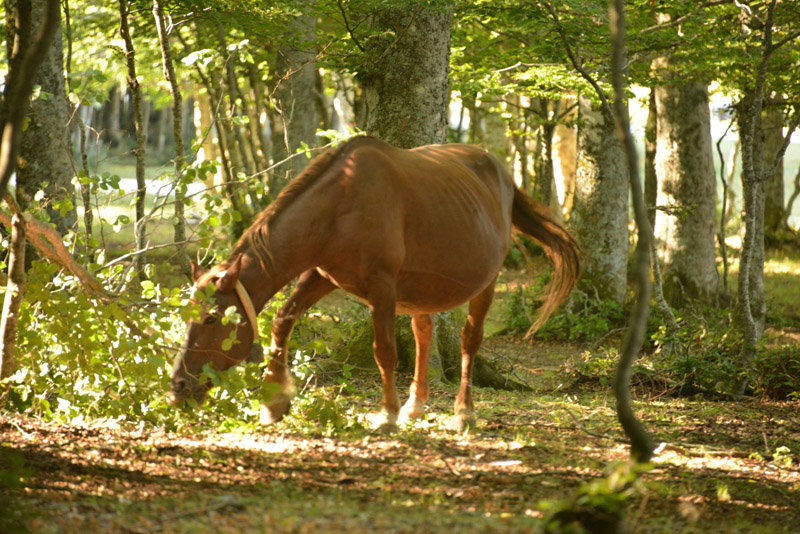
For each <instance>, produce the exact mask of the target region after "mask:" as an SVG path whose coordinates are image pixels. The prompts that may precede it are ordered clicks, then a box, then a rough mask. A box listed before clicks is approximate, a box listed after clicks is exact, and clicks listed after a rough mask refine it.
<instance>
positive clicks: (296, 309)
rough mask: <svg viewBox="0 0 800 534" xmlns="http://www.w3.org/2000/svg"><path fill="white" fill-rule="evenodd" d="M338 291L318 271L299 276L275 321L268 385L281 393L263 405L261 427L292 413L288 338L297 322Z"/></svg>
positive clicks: (267, 376)
mask: <svg viewBox="0 0 800 534" xmlns="http://www.w3.org/2000/svg"><path fill="white" fill-rule="evenodd" d="M334 289H336V286H334V285H333V284H332V283H331V282H330V281H328V280H327V279H326V278H323V277H322V276H321V275H320V274H319V273H318V272H317V270H316V269H310V270H308V271H306V272H304V273H303V274H302V275H300V278H299V279H298V280H297V285H296V286H295V288H294V291H293V292H292V295H291V296H290V297H289V299H288V300H287V301H286V304H284V305H283V306H282V307H281V309H280V310H278V312H277V313H276V314H275V317H274V318H273V320H272V346H271V347H270V349H269V356H270V360H269V364H268V365H267V371H266V373H265V380H266V382H267V384H278V385H279V386H280V389H279V390H278V391H277V392H276V393H275V395H273V397H272V399H271V400H270V401H269V402H267V403H265V404H262V405H261V424H262V425H268V424H271V423H275V422H277V421H280V420H281V419H282V418H283V416H284V415H286V414H287V413H289V407H290V406H291V403H292V395H293V391H292V379H291V376H290V375H289V369H288V365H287V359H288V352H289V351H288V345H289V337H290V336H291V335H292V329H293V328H294V325H295V323H296V322H297V320H298V319H299V318H300V317H302V316H303V314H304V313H305V312H306V311H307V310H308V308H310V307H311V306H313V305H314V304H315V303H316V302H317V301H318V300H319V299H321V298H322V297H324V296H325V295H327V294H329V293H330V292H331V291H333V290H334Z"/></svg>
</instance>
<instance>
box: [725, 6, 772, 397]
mask: <svg viewBox="0 0 800 534" xmlns="http://www.w3.org/2000/svg"><path fill="white" fill-rule="evenodd" d="M776 4H777V0H771V2H770V4H769V5H768V6H767V11H766V17H765V21H764V26H763V32H764V35H763V37H762V40H761V59H760V61H759V64H758V68H757V70H756V73H757V74H756V79H755V83H754V84H753V86H751V87H747V88H745V93H744V96H743V97H742V101H741V103H740V104H739V109H738V116H737V119H738V121H739V136H740V139H741V141H742V198H743V199H744V200H743V201H744V219H745V221H744V222H745V232H744V241H743V242H742V252H741V259H740V262H739V319H740V321H741V323H742V327H743V328H742V329H743V330H744V343H743V344H742V350H741V351H740V352H739V357H738V362H737V363H738V367H739V372H740V373H741V376H740V378H739V379H738V380H737V381H736V383H735V384H734V386H733V390H732V392H731V393H732V395H733V397H734V398H736V399H740V398H741V397H742V396H743V395H744V392H745V390H746V389H747V384H748V382H749V376H748V374H749V369H750V366H751V365H752V363H753V360H754V359H755V357H756V354H757V353H756V344H757V343H758V340H759V339H760V338H761V334H762V332H763V331H764V318H765V316H766V301H765V299H764V183H763V180H761V179H760V178H761V175H762V172H763V165H764V158H763V156H762V154H763V145H762V143H761V142H760V140H761V135H760V130H761V128H760V123H761V111H762V109H763V107H764V87H765V85H766V78H767V65H768V64H769V60H770V56H771V54H772V52H773V50H772V26H773V23H774V14H775V5H776Z"/></svg>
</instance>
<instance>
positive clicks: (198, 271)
mask: <svg viewBox="0 0 800 534" xmlns="http://www.w3.org/2000/svg"><path fill="white" fill-rule="evenodd" d="M190 263H191V264H192V281H193V282H197V281H198V280H200V277H201V276H203V274H205V271H204V270H203V268H202V267H200V266H199V265H198V264H197V263H195V262H194V261H193V260H190Z"/></svg>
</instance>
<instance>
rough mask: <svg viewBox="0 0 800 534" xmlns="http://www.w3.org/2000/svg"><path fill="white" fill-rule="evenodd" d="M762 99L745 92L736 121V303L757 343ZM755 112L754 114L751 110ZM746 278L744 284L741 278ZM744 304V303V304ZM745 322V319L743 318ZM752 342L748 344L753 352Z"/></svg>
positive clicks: (761, 308) (762, 316) (762, 312)
mask: <svg viewBox="0 0 800 534" xmlns="http://www.w3.org/2000/svg"><path fill="white" fill-rule="evenodd" d="M761 101H762V99H759V98H757V97H756V95H754V94H752V93H748V94H746V95H745V96H744V98H743V99H742V102H741V104H740V107H739V110H738V114H737V120H738V123H739V132H741V133H740V135H741V139H742V199H743V203H744V206H743V208H744V209H743V211H744V215H743V216H744V219H745V221H744V222H745V237H744V242H743V244H742V259H741V261H740V265H739V303H740V306H744V305H747V307H748V308H749V313H747V312H745V311H744V310H742V311H741V315H743V316H744V315H750V316H751V317H752V321H753V324H752V325H750V326H746V329H751V330H752V332H750V335H748V336H747V337H749V338H751V340H755V341H757V340H758V339H760V338H761V334H762V333H763V332H764V326H765V322H766V314H767V304H766V299H765V297H764V202H765V195H764V181H763V180H760V179H759V178H760V177H761V176H762V175H763V173H764V158H763V157H761V155H762V154H763V153H764V132H763V130H762V129H761V113H760V111H761V110H760V104H761ZM754 110H756V111H754ZM745 277H747V283H743V279H744V278H745ZM745 303H746V304H745ZM743 319H744V317H743ZM744 320H745V321H747V320H746V319H744ZM755 341H751V344H752V345H753V347H752V348H753V350H755Z"/></svg>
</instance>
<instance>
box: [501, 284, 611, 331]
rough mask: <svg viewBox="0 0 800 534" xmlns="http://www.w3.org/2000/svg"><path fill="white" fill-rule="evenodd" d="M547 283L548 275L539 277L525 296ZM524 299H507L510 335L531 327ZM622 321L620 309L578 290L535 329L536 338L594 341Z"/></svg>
mask: <svg viewBox="0 0 800 534" xmlns="http://www.w3.org/2000/svg"><path fill="white" fill-rule="evenodd" d="M548 281H549V273H548V275H546V276H544V277H539V278H538V279H537V280H536V283H535V284H534V285H533V287H532V288H531V289H530V290H529V291H526V293H527V294H530V295H535V294H537V293H540V292H541V288H542V287H544V286H545V285H546V284H547V282H548ZM528 298H530V297H526V296H525V295H523V294H521V293H517V294H515V295H513V296H512V297H511V299H510V303H509V307H508V311H507V312H506V315H505V321H506V323H505V324H506V326H507V327H508V329H509V330H510V331H511V332H512V333H521V332H524V331H527V330H528V328H530V326H531V314H530V313H528V311H527V310H528V305H527V304H526V302H525V301H526V300H527V299H528ZM625 319H626V313H625V309H624V307H623V306H621V305H620V304H618V303H617V302H615V301H613V300H610V299H606V300H604V299H599V298H597V297H592V296H589V294H588V293H586V292H583V291H581V290H580V287H579V289H578V290H576V291H574V292H573V294H572V296H571V297H570V300H569V301H567V303H565V304H564V305H563V306H562V307H561V310H560V311H559V312H558V313H556V314H554V315H552V316H551V317H550V319H549V320H548V321H547V322H546V323H545V324H544V325H543V326H542V327H541V328H540V329H539V331H538V332H537V333H536V336H537V337H538V338H540V339H567V340H570V341H575V340H594V339H598V338H600V337H601V336H604V335H606V334H607V333H608V332H609V331H611V330H613V329H615V328H619V327H621V326H624V324H625Z"/></svg>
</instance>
